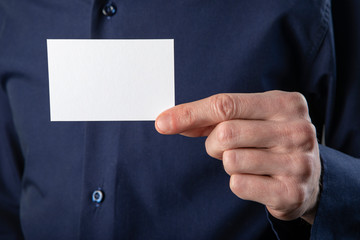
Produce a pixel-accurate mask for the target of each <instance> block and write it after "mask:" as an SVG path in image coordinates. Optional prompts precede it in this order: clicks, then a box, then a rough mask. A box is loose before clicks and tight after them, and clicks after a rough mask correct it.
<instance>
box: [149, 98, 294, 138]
mask: <svg viewBox="0 0 360 240" xmlns="http://www.w3.org/2000/svg"><path fill="white" fill-rule="evenodd" d="M288 94H289V93H285V92H280V91H270V92H264V93H244V94H239V93H229V94H217V95H213V96H211V97H208V98H204V99H201V100H198V101H195V102H190V103H185V104H181V105H177V106H175V107H173V108H170V109H168V110H166V111H164V112H163V113H161V114H160V115H159V116H158V117H157V119H156V122H155V127H156V129H157V131H158V132H159V133H162V134H178V133H182V132H185V131H189V130H193V129H197V128H204V127H208V126H212V125H216V124H218V123H220V122H223V121H227V120H232V119H248V120H249V119H252V120H268V119H271V118H273V117H278V116H279V115H280V114H279V113H280V112H288V111H286V108H289V107H287V106H288V105H289V102H288V101H287V100H288V99H289V97H283V95H288Z"/></svg>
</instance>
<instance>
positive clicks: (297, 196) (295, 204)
mask: <svg viewBox="0 0 360 240" xmlns="http://www.w3.org/2000/svg"><path fill="white" fill-rule="evenodd" d="M289 201H290V203H289V208H290V209H298V208H300V207H301V206H302V205H303V204H304V203H305V201H306V191H305V188H304V187H303V186H302V185H297V186H295V187H294V188H293V189H292V191H291V194H290V196H289Z"/></svg>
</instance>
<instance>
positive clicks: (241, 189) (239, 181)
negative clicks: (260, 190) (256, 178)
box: [229, 175, 250, 200]
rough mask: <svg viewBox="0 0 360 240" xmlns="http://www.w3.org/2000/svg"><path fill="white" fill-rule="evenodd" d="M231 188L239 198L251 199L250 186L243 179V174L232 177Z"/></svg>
mask: <svg viewBox="0 0 360 240" xmlns="http://www.w3.org/2000/svg"><path fill="white" fill-rule="evenodd" d="M229 185H230V190H231V191H232V192H233V193H234V194H235V195H236V196H238V197H239V198H241V199H243V200H250V199H249V194H248V193H247V192H248V186H247V184H246V182H245V181H244V180H243V178H242V177H241V175H232V176H231V177H230V184H229Z"/></svg>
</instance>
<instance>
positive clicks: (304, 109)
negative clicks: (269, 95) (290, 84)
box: [288, 92, 309, 117]
mask: <svg viewBox="0 0 360 240" xmlns="http://www.w3.org/2000/svg"><path fill="white" fill-rule="evenodd" d="M288 103H289V106H292V109H291V110H292V111H293V112H294V113H296V115H297V116H300V117H305V116H307V115H308V111H309V109H308V105H307V102H306V99H305V97H304V95H302V94H301V93H299V92H291V93H289V95H288Z"/></svg>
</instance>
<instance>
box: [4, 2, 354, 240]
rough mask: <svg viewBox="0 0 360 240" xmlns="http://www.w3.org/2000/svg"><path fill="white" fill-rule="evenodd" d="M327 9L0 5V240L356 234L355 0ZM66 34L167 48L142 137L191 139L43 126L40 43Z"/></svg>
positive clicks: (135, 130)
mask: <svg viewBox="0 0 360 240" xmlns="http://www.w3.org/2000/svg"><path fill="white" fill-rule="evenodd" d="M334 4H335V6H334V7H333V8H332V9H334V15H332V14H331V5H330V1H326V0H305V1H304V0H301V1H285V0H276V1H262V0H259V1H236V2H234V1H190V0H185V1H160V0H159V1H113V2H108V1H95V0H94V1H90V0H78V1H61V2H48V1H44V0H37V1H25V0H17V1H15V0H13V1H6V2H5V1H3V2H1V3H0V46H1V55H0V81H1V91H0V96H1V101H0V102H1V105H0V106H1V108H0V111H1V114H0V119H1V120H0V124H1V125H0V134H1V139H2V140H1V146H0V151H1V155H0V156H1V159H0V164H1V168H0V169H1V170H0V171H1V174H0V175H1V185H0V187H1V195H0V196H1V199H2V201H1V204H0V207H1V208H0V210H1V220H0V221H1V224H0V229H1V230H0V233H1V234H2V235H1V236H2V238H4V239H21V238H23V237H25V238H26V239H79V238H80V239H271V238H274V237H275V236H277V237H279V238H281V239H296V238H298V239H306V238H308V237H309V235H311V238H312V239H339V238H346V239H357V238H359V237H360V236H359V232H358V231H357V230H356V229H355V228H356V226H358V225H359V223H360V220H359V217H358V216H359V214H358V212H359V209H358V208H357V206H358V205H359V199H360V196H359V191H358V189H359V186H360V182H359V180H358V177H357V176H358V173H359V172H360V162H359V159H358V158H359V157H360V150H359V148H358V146H359V144H360V134H359V133H360V128H359V124H357V123H358V122H359V119H360V111H359V103H360V99H359V96H360V95H359V90H360V81H359V79H360V76H359V72H360V71H359V68H358V61H359V56H360V52H359V51H360V50H359V49H360V48H359V46H357V43H358V42H359V41H358V40H359V39H360V37H359V33H358V31H356V29H357V27H358V26H359V22H360V21H359V19H358V15H357V14H356V13H355V9H358V7H359V3H357V2H356V1H342V2H341V3H337V2H335V3H334ZM336 4H337V5H338V6H337V5H336ZM351 18H352V19H351ZM348 19H351V21H350V22H347V20H348ZM332 20H334V26H333V24H332ZM334 31H335V35H334ZM339 31H344V32H339ZM347 34H350V36H351V37H348V35H347ZM78 38H85V39H88V38H89V39H90V38H114V39H164V38H165V39H168V38H173V39H174V41H175V89H176V103H177V104H179V105H178V106H176V107H174V108H172V109H169V110H167V111H165V112H164V113H162V114H160V115H159V117H158V118H157V120H156V122H155V128H156V130H157V131H158V132H159V133H161V134H166V135H172V134H178V133H180V134H182V135H185V136H190V137H200V136H207V138H206V140H205V145H204V139H203V138H185V137H183V136H179V135H175V136H163V135H161V134H158V133H157V132H156V131H155V129H154V125H153V123H151V122H63V123H60V122H57V123H56V122H50V121H49V100H48V99H49V96H48V76H47V55H46V39H78ZM334 40H335V42H334ZM335 43H336V45H335ZM335 50H336V56H337V57H336V58H335ZM109 61H111V59H109ZM104 64H106V63H104ZM336 70H338V72H337V74H336ZM114 77H116V76H114ZM99 81H101V79H99ZM274 90H276V91H274ZM280 90H281V91H280ZM221 93H223V94H221ZM224 93H225V94H224ZM322 137H324V140H325V141H324V142H323V143H325V144H326V146H324V145H322V144H318V141H319V142H320V140H321V138H322ZM206 152H207V153H208V154H209V155H210V156H211V157H213V158H217V159H220V160H222V162H220V161H215V160H213V159H211V157H209V156H207V153H206ZM222 165H223V166H222ZM224 168H225V171H224ZM227 174H229V175H230V176H231V177H230V187H229V186H228V182H229V177H228V175H227ZM230 190H231V191H232V192H233V193H234V194H233V193H232V192H231V191H230ZM248 200H250V201H248ZM264 205H265V208H264Z"/></svg>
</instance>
